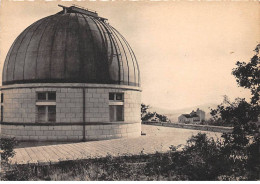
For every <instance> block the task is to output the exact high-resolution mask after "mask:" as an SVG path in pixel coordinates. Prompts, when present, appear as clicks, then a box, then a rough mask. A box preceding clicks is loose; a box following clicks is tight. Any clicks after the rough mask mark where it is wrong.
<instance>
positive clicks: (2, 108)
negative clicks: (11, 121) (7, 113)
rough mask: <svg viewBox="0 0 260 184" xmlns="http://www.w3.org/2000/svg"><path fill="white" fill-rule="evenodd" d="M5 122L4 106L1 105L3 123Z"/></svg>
mask: <svg viewBox="0 0 260 184" xmlns="http://www.w3.org/2000/svg"><path fill="white" fill-rule="evenodd" d="M3 121H4V106H2V105H1V122H3Z"/></svg>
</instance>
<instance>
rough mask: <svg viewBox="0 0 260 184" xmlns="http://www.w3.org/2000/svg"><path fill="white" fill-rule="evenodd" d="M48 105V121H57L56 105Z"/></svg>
mask: <svg viewBox="0 0 260 184" xmlns="http://www.w3.org/2000/svg"><path fill="white" fill-rule="evenodd" d="M47 107H48V121H49V122H55V121H56V106H47Z"/></svg>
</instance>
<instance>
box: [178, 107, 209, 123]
mask: <svg viewBox="0 0 260 184" xmlns="http://www.w3.org/2000/svg"><path fill="white" fill-rule="evenodd" d="M202 121H205V112H204V111H202V110H200V109H199V108H198V109H197V110H196V111H192V112H191V113H190V114H182V115H180V116H179V117H178V122H179V123H188V124H189V123H190V124H199V123H201V122H202Z"/></svg>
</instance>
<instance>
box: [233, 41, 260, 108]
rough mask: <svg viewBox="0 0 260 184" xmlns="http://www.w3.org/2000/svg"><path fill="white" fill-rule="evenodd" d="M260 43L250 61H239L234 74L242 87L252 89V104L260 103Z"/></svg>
mask: <svg viewBox="0 0 260 184" xmlns="http://www.w3.org/2000/svg"><path fill="white" fill-rule="evenodd" d="M259 49H260V44H258V45H257V46H256V48H255V50H254V51H255V54H254V56H253V57H252V58H251V60H250V61H249V62H248V63H245V62H240V61H237V63H236V65H237V67H236V68H234V69H233V71H232V74H233V75H234V76H235V77H236V81H237V84H238V85H239V86H241V87H244V88H247V89H250V91H251V94H252V98H251V102H252V104H259V103H260V101H259V96H260V57H259Z"/></svg>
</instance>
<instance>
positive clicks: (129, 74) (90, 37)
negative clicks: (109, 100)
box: [2, 6, 140, 86]
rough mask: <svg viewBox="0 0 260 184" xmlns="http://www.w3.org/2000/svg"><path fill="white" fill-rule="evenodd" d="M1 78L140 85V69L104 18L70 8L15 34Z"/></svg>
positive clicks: (8, 81) (9, 81)
mask: <svg viewBox="0 0 260 184" xmlns="http://www.w3.org/2000/svg"><path fill="white" fill-rule="evenodd" d="M2 81H3V85H8V84H19V83H22V84H23V83H55V82H61V83H97V84H121V85H130V86H140V72H139V67H138V63H137V60H136V57H135V54H134V52H133V50H132V49H131V47H130V45H129V44H128V43H127V41H126V39H125V38H124V37H123V36H122V35H121V34H120V33H119V32H118V31H117V30H116V29H115V28H113V27H112V26H111V25H109V24H108V23H107V22H106V19H104V18H102V17H99V16H98V15H97V13H96V12H92V11H89V10H85V9H82V8H78V7H76V6H72V7H63V11H61V12H59V13H57V14H55V15H51V16H48V17H45V18H43V19H40V20H38V21H36V22H35V23H33V24H32V25H30V26H29V27H27V28H26V29H25V30H24V31H23V32H22V33H21V34H20V35H19V36H18V37H17V38H16V40H15V41H14V43H13V45H12V46H11V48H10V50H9V52H8V54H7V56H6V59H5V63H4V68H3V77H2Z"/></svg>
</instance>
